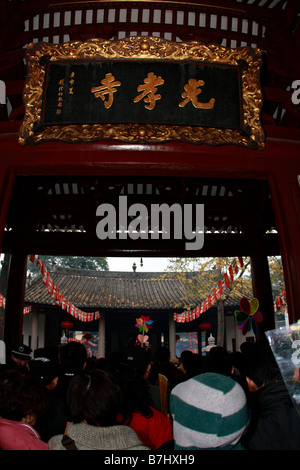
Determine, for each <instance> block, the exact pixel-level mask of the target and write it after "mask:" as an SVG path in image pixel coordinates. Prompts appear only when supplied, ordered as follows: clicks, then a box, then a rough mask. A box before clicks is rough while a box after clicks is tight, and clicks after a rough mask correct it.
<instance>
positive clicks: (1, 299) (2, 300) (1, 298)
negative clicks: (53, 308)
mask: <svg viewBox="0 0 300 470" xmlns="http://www.w3.org/2000/svg"><path fill="white" fill-rule="evenodd" d="M5 305H6V299H5V297H4V296H3V295H2V294H0V307H2V308H5ZM31 310H32V307H31V305H29V306H28V307H24V308H23V315H26V313H29V312H31Z"/></svg>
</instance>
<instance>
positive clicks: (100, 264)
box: [27, 256, 109, 275]
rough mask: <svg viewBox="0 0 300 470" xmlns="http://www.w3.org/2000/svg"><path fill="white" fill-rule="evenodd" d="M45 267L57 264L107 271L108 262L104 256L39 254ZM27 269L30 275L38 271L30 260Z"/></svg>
mask: <svg viewBox="0 0 300 470" xmlns="http://www.w3.org/2000/svg"><path fill="white" fill-rule="evenodd" d="M40 258H41V259H42V260H43V261H44V263H45V265H46V267H47V269H50V268H51V266H53V265H55V266H59V267H62V268H71V269H88V270H93V271H108V270H109V267H108V262H107V259H106V258H101V257H95V258H87V257H84V256H40ZM27 267H28V271H29V273H31V274H32V275H36V274H38V273H39V271H38V269H37V268H36V267H35V265H34V264H32V263H31V262H30V261H29V262H28V266H27Z"/></svg>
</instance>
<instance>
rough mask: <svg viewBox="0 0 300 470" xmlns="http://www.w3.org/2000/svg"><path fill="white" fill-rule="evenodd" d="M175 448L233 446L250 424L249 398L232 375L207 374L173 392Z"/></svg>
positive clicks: (177, 387) (175, 388) (178, 386)
mask: <svg viewBox="0 0 300 470" xmlns="http://www.w3.org/2000/svg"><path fill="white" fill-rule="evenodd" d="M170 408H171V413H172V416H173V429H174V440H175V449H183V450H185V449H191V450H197V449H218V448H219V449H229V448H233V447H234V446H235V445H236V444H237V443H238V441H239V440H240V438H241V436H242V434H243V432H244V430H245V428H246V426H247V423H248V419H249V417H248V407H247V399H246V395H245V392H244V390H243V389H242V387H241V386H240V385H239V384H238V383H237V382H236V381H235V380H233V379H232V378H231V377H227V376H225V375H221V374H215V373H211V372H208V373H204V374H201V375H197V376H196V377H193V378H192V379H190V380H187V381H185V382H182V383H180V384H179V385H177V386H176V387H174V389H173V390H172V392H171V397H170Z"/></svg>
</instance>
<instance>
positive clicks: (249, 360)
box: [245, 341, 283, 391]
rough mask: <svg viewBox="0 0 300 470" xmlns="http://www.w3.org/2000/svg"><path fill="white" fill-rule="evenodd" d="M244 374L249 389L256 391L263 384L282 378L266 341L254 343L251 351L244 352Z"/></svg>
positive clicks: (279, 380) (278, 380)
mask: <svg viewBox="0 0 300 470" xmlns="http://www.w3.org/2000/svg"><path fill="white" fill-rule="evenodd" d="M245 375H246V380H247V383H248V388H249V390H250V391H256V390H257V389H259V388H261V387H263V386H264V385H269V384H271V383H274V382H281V381H282V380H283V379H282V375H281V372H280V370H279V367H278V365H277V362H276V360H275V357H274V355H273V353H272V350H271V348H270V346H269V345H268V343H267V342H266V341H261V342H258V343H256V345H255V347H252V349H251V352H247V353H246V354H245Z"/></svg>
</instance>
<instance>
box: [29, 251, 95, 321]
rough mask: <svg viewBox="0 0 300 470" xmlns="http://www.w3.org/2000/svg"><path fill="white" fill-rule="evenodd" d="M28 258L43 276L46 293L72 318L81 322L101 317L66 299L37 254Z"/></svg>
mask: <svg viewBox="0 0 300 470" xmlns="http://www.w3.org/2000/svg"><path fill="white" fill-rule="evenodd" d="M29 259H30V261H31V262H32V263H35V261H36V267H37V268H38V269H39V271H40V272H41V274H42V276H43V284H45V286H46V287H47V289H48V293H49V294H50V296H51V297H52V299H53V300H54V301H55V303H56V304H57V305H58V306H59V307H61V308H62V309H63V310H65V311H66V312H68V313H69V314H70V315H72V316H73V317H74V318H76V319H77V320H79V321H82V322H90V321H94V320H97V319H98V318H100V317H101V313H100V312H83V311H82V310H80V309H79V308H78V307H76V306H75V305H74V304H73V303H72V302H71V301H70V300H69V299H66V298H65V297H64V294H63V293H62V292H61V291H60V290H59V289H58V287H57V286H56V285H55V284H54V282H53V280H52V279H51V277H50V273H49V272H48V271H47V269H46V266H45V263H44V261H43V260H42V259H41V258H40V257H39V256H37V257H36V256H35V255H30V257H29Z"/></svg>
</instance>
